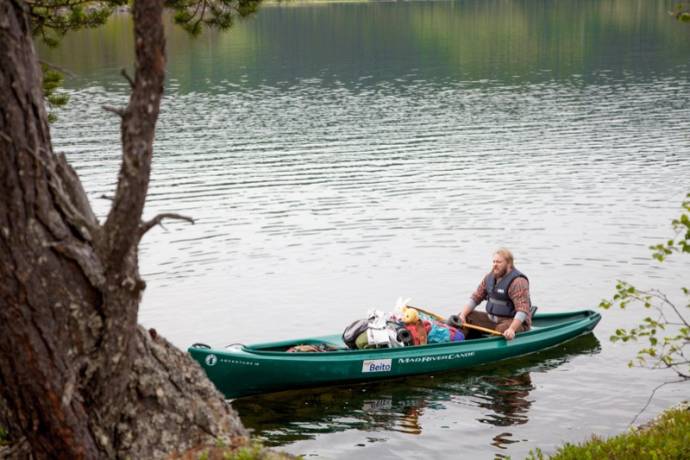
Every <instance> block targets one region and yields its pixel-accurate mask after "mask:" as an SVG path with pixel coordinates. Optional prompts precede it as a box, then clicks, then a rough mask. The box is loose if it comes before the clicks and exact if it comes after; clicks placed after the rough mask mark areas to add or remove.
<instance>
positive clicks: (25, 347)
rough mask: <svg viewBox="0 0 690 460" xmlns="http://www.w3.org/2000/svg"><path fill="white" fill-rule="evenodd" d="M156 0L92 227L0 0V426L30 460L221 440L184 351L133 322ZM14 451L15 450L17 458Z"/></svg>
mask: <svg viewBox="0 0 690 460" xmlns="http://www.w3.org/2000/svg"><path fill="white" fill-rule="evenodd" d="M162 7H163V0H137V1H136V2H135V4H134V7H133V15H134V23H135V46H136V73H135V77H134V80H133V82H132V94H131V97H130V100H129V104H128V105H127V107H126V108H124V109H121V110H116V109H111V111H114V112H116V113H117V114H118V115H119V116H120V117H121V131H122V165H121V169H120V173H119V178H118V186H117V191H116V195H115V199H114V202H113V206H112V209H111V210H110V213H109V215H108V217H107V219H106V221H105V223H103V224H101V223H100V222H99V221H98V219H97V218H96V217H95V215H94V213H93V211H92V209H91V207H90V205H89V202H88V200H87V197H86V194H85V192H84V190H83V188H82V186H81V183H80V181H79V178H78V177H77V174H76V172H75V171H74V170H73V169H72V168H71V167H70V166H69V164H68V163H67V161H66V159H65V157H64V156H63V155H56V154H54V153H53V150H52V146H51V140H50V131H49V128H48V124H47V115H46V111H45V108H44V103H43V98H42V94H41V71H40V68H39V65H38V60H37V56H36V52H35V50H34V47H33V43H32V38H31V31H30V28H29V20H28V15H27V9H26V5H25V4H24V3H23V0H0V276H2V280H1V282H0V398H1V399H2V400H3V401H0V409H1V408H2V406H5V410H4V411H1V412H4V414H3V418H4V420H0V422H2V423H4V424H6V427H7V428H8V430H9V433H10V436H11V440H12V441H14V446H15V447H14V450H10V451H8V450H5V455H10V456H12V455H14V456H22V455H25V454H26V453H27V451H28V452H31V453H32V454H33V455H34V456H35V457H37V458H46V457H59V458H75V459H78V458H118V457H120V458H123V457H127V456H129V457H132V458H159V457H162V456H164V455H166V454H169V453H170V452H172V451H178V452H179V451H184V450H185V449H189V448H194V447H197V446H199V445H203V444H209V443H211V444H212V443H214V442H215V441H216V440H217V439H222V440H225V442H226V443H227V444H228V445H233V444H239V443H243V442H244V440H245V439H246V432H245V430H244V428H243V427H242V425H241V423H240V421H239V419H238V418H237V416H236V414H235V413H234V412H233V411H232V409H230V408H229V407H228V405H227V404H226V403H225V401H224V400H223V398H222V396H221V395H220V394H219V393H218V392H217V391H216V390H215V389H214V388H213V387H212V386H211V384H210V383H209V382H208V380H207V379H206V378H205V376H204V375H203V372H202V371H201V369H200V368H199V367H198V366H197V365H196V364H195V363H193V362H192V361H191V359H190V358H188V357H187V355H186V354H184V353H182V352H181V351H179V350H177V349H176V348H174V347H173V346H171V345H170V344H169V343H168V342H167V341H165V340H164V339H163V338H162V337H159V336H156V334H154V333H148V332H146V331H144V330H143V329H142V328H141V327H139V326H138V325H137V314H138V306H139V301H140V299H141V295H142V291H143V290H144V287H145V283H144V282H143V281H142V280H141V278H140V276H139V272H138V259H137V251H138V249H137V248H138V244H139V241H140V239H141V237H142V236H143V235H144V233H145V232H146V231H148V230H149V229H150V228H151V227H152V226H153V225H154V224H155V223H157V222H159V220H160V216H159V217H157V218H156V219H154V220H152V221H149V222H142V220H141V218H142V210H143V207H144V202H145V199H146V193H147V189H148V182H149V174H150V169H151V158H152V153H153V148H152V145H153V138H154V131H155V125H156V120H157V118H158V111H159V105H160V100H161V96H162V93H163V78H164V70H165V37H164V34H163V25H162V20H161V14H162ZM22 449H24V450H22Z"/></svg>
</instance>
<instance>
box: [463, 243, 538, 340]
mask: <svg viewBox="0 0 690 460" xmlns="http://www.w3.org/2000/svg"><path fill="white" fill-rule="evenodd" d="M484 300H486V313H484V312H481V311H475V308H476V307H477V305H479V304H480V303H482V301H484ZM530 307H531V302H530V298H529V281H528V280H527V277H526V276H525V275H524V274H522V273H521V272H520V271H518V270H517V269H516V268H515V267H514V266H513V254H512V253H511V252H510V251H509V250H508V249H506V248H501V249H499V250H497V251H496V252H495V253H494V257H493V264H492V267H491V271H490V272H489V273H488V274H487V275H486V276H485V277H484V279H482V282H481V283H480V284H479V287H478V288H477V290H476V291H474V293H473V294H472V296H471V297H470V300H469V302H468V303H467V305H465V307H464V308H463V309H462V311H461V312H460V314H459V315H458V317H459V319H460V321H461V323H462V324H464V323H468V324H474V325H476V326H482V327H485V328H489V329H493V330H495V331H498V332H500V333H502V334H503V336H504V337H505V338H506V339H507V340H513V338H514V337H515V333H516V332H522V331H527V330H529V328H530V325H531V324H532V318H531V315H530ZM465 332H467V331H465ZM466 335H467V334H466Z"/></svg>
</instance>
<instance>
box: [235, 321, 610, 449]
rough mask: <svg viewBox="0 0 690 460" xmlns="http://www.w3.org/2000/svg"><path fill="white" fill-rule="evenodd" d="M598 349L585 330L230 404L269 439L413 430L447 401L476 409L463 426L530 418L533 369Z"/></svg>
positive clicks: (271, 442)
mask: <svg viewBox="0 0 690 460" xmlns="http://www.w3.org/2000/svg"><path fill="white" fill-rule="evenodd" d="M599 351H600V345H599V341H598V340H597V339H596V337H595V336H594V335H593V334H587V335H583V336H580V337H578V338H576V339H574V340H571V341H569V342H567V343H565V344H562V345H559V346H557V347H554V348H551V349H548V350H545V351H542V352H539V353H534V354H531V355H527V356H524V357H521V358H515V359H511V360H507V361H504V362H500V363H494V364H491V365H486V366H481V367H478V368H475V369H468V370H457V371H452V372H447V373H443V374H437V375H434V376H415V377H408V378H403V379H399V380H389V381H380V382H374V383H368V384H366V385H347V386H345V385H343V386H336V387H324V388H316V389H308V390H293V391H284V392H280V393H269V394H265V395H258V396H250V397H246V398H240V399H237V400H235V401H233V402H232V406H233V407H234V408H235V410H237V412H238V413H239V415H240V417H241V418H242V421H243V423H244V424H245V426H246V427H247V428H249V429H251V430H253V433H254V435H256V436H258V437H260V438H262V439H263V440H264V443H265V444H266V445H268V446H281V445H286V444H290V443H293V442H296V441H300V440H305V439H314V438H316V437H317V436H318V435H320V434H325V433H333V432H344V431H348V430H360V431H370V432H371V431H377V432H384V431H392V432H400V433H405V434H411V435H419V434H421V433H422V431H423V425H422V423H423V419H424V416H425V415H427V416H428V415H433V413H434V412H435V411H441V410H445V409H447V408H448V406H450V405H453V406H469V407H473V408H475V409H476V408H479V409H480V412H481V414H480V416H479V417H475V418H474V420H464V421H463V425H466V424H468V423H471V424H474V423H475V422H479V423H486V424H490V425H494V426H505V427H508V426H514V425H520V424H524V423H527V421H528V420H529V417H528V416H529V409H530V405H531V403H532V400H531V399H530V392H531V391H532V390H533V389H534V388H535V387H534V385H533V384H532V381H531V377H530V373H531V372H546V371H549V370H551V369H555V368H556V367H558V366H560V365H561V364H563V363H566V362H567V361H568V360H569V359H571V357H574V356H581V355H583V354H596V353H598V352H599ZM470 412H471V411H470ZM475 412H476V410H475ZM510 436H511V434H510V433H501V434H500V435H499V436H496V437H495V438H494V442H493V443H492V444H493V445H494V446H495V447H498V448H505V446H506V445H507V444H511V443H513V442H516V441H514V440H511V439H510Z"/></svg>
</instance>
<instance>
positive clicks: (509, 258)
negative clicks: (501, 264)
mask: <svg viewBox="0 0 690 460" xmlns="http://www.w3.org/2000/svg"><path fill="white" fill-rule="evenodd" d="M494 254H498V255H499V256H501V257H503V258H504V259H505V261H506V262H508V265H510V267H514V266H515V265H514V264H513V253H512V252H510V249H508V248H498V249H496V252H494Z"/></svg>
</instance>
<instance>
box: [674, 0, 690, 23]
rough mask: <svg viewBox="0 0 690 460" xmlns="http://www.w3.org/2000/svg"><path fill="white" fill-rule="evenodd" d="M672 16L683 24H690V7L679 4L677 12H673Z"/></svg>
mask: <svg viewBox="0 0 690 460" xmlns="http://www.w3.org/2000/svg"><path fill="white" fill-rule="evenodd" d="M671 14H672V15H673V16H675V17H676V19H678V20H679V21H681V22H690V5H688V4H685V5H683V4H682V3H679V4H678V5H676V10H675V11H671Z"/></svg>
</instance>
